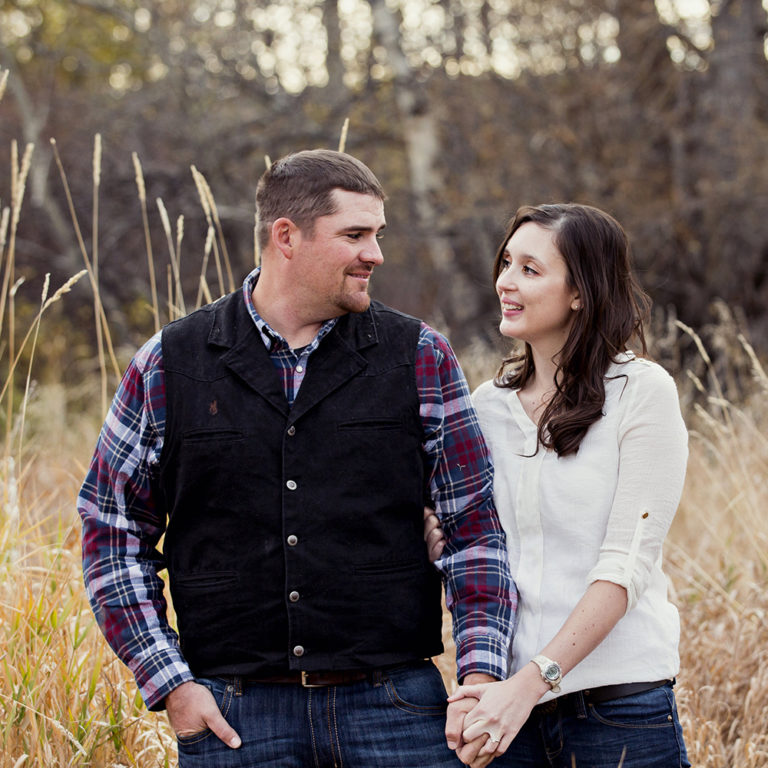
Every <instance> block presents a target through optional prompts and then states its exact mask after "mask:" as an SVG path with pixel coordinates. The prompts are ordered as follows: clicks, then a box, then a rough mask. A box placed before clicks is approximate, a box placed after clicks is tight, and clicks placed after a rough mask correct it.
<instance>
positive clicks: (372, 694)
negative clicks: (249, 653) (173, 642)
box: [178, 662, 461, 768]
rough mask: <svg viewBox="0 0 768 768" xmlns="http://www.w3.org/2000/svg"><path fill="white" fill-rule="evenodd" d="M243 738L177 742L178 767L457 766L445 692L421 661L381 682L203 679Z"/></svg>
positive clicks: (195, 738)
mask: <svg viewBox="0 0 768 768" xmlns="http://www.w3.org/2000/svg"><path fill="white" fill-rule="evenodd" d="M197 682H199V683H202V684H203V685H206V686H208V688H210V690H211V691H212V693H213V695H214V697H215V698H216V701H217V702H218V704H219V707H220V709H221V711H222V714H223V715H224V717H225V718H226V720H227V721H228V722H229V724H230V725H231V726H232V727H233V728H234V729H235V730H236V731H237V732H238V733H239V734H240V738H241V739H242V741H243V744H242V746H241V747H240V748H239V749H230V748H229V747H227V746H226V745H225V744H223V743H222V742H221V741H220V740H219V739H218V738H216V736H214V735H213V734H212V733H211V732H210V731H203V732H202V733H199V734H195V735H193V736H190V737H186V738H180V739H178V747H179V766H180V767H181V768H235V766H238V768H246V766H247V767H248V768H251V767H255V766H271V768H443V766H445V767H446V768H449V767H450V768H460V766H461V763H460V762H459V760H458V759H457V757H456V756H455V754H454V753H453V752H452V751H451V750H449V749H448V747H447V745H446V742H445V733H444V730H445V713H446V692H445V687H444V686H443V681H442V678H441V677H440V673H439V672H438V670H437V668H436V667H435V666H434V664H432V663H431V662H418V663H416V664H408V665H403V666H399V667H395V668H391V669H388V670H387V671H386V672H385V673H384V674H383V675H382V677H381V679H378V678H375V677H374V678H373V679H372V680H371V681H367V680H366V681H362V682H358V683H351V684H349V685H337V686H330V687H323V688H302V687H301V686H300V685H290V684H280V683H277V684H264V683H249V684H245V683H243V680H242V678H202V679H198V681H197Z"/></svg>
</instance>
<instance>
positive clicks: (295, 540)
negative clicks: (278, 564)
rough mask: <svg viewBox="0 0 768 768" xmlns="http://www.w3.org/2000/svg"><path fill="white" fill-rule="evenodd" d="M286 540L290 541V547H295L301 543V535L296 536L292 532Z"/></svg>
mask: <svg viewBox="0 0 768 768" xmlns="http://www.w3.org/2000/svg"><path fill="white" fill-rule="evenodd" d="M286 541H287V542H288V546H289V547H295V546H296V545H297V544H298V543H299V537H298V536H294V535H293V534H291V535H290V536H289V537H288V538H287V539H286Z"/></svg>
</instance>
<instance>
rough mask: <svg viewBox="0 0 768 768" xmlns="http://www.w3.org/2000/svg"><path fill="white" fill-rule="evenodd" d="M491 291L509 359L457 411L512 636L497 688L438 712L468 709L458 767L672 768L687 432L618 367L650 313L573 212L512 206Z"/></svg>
mask: <svg viewBox="0 0 768 768" xmlns="http://www.w3.org/2000/svg"><path fill="white" fill-rule="evenodd" d="M494 279H495V281H496V292H497V294H498V296H499V300H500V302H501V323H500V326H499V327H500V330H501V333H502V334H503V335H504V336H508V337H510V338H514V339H517V340H518V341H519V342H523V347H522V348H521V350H520V351H519V353H518V354H515V355H513V356H511V357H509V358H507V359H506V360H504V362H503V364H502V366H501V368H500V371H499V373H498V374H497V377H496V379H495V380H494V381H492V382H491V381H488V382H485V383H484V384H482V385H481V386H480V387H479V388H478V389H477V391H476V392H475V393H474V395H473V400H474V403H475V406H476V408H477V412H478V416H479V419H480V424H481V427H482V429H483V433H484V435H485V437H486V440H487V441H488V445H489V448H490V451H491V455H492V457H493V462H494V466H495V480H494V484H495V498H496V504H497V508H498V511H499V516H500V518H501V521H502V523H503V525H504V528H505V530H506V533H507V538H508V547H509V556H510V562H511V567H512V573H513V575H514V577H515V580H516V583H517V586H518V589H519V591H520V608H519V618H518V621H519V624H518V628H517V631H516V635H515V640H514V643H513V646H512V658H511V666H510V669H511V677H510V678H509V679H507V680H505V681H503V682H497V683H490V684H484V685H469V686H463V687H460V688H459V689H458V691H457V692H456V693H455V694H454V695H453V696H452V697H451V699H450V700H452V701H453V700H457V699H460V698H476V699H478V700H479V701H478V703H477V705H476V706H475V707H474V709H472V710H471V711H470V712H469V713H468V714H467V716H466V718H465V720H464V733H463V738H464V742H465V745H466V746H463V747H460V748H459V750H458V753H459V757H461V758H462V760H464V761H465V762H467V763H471V764H472V765H473V766H483V765H485V764H487V763H488V762H490V760H491V759H494V758H495V762H496V763H497V764H498V765H499V766H515V767H517V766H537V767H538V766H542V767H543V766H563V768H566V767H567V768H571V766H573V765H575V766H577V768H588V767H589V768H617V766H619V765H621V766H622V768H638V767H640V766H642V768H656V767H658V768H670V767H671V766H689V765H690V763H689V762H688V758H687V755H686V750H685V745H684V743H683V735H682V729H681V727H680V723H679V720H678V716H677V710H676V706H675V699H674V694H673V692H672V686H673V684H674V678H675V675H676V674H677V672H678V666H679V656H678V639H679V618H678V613H677V610H676V609H675V607H674V606H673V605H672V604H671V603H670V602H669V601H668V599H667V583H666V579H665V576H664V574H663V572H662V569H661V553H662V543H663V541H664V538H665V536H666V534H667V531H668V529H669V526H670V524H671V522H672V518H673V516H674V514H675V510H676V508H677V504H678V502H679V499H680V494H681V492H682V487H683V479H684V475H685V465H686V460H687V432H686V428H685V425H684V423H683V419H682V417H681V414H680V407H679V403H678V398H677V392H676V389H675V385H674V383H673V381H672V379H671V377H670V376H669V375H668V374H667V373H666V372H665V371H664V370H663V369H662V368H661V367H660V366H658V365H656V364H655V363H652V362H650V361H649V360H647V359H645V358H644V357H640V356H637V355H635V354H634V353H633V352H630V351H628V349H629V344H630V342H633V341H634V342H635V344H636V346H637V348H638V351H639V354H642V355H644V354H645V353H646V345H645V338H644V335H643V317H644V316H645V315H646V314H647V310H648V306H649V302H648V299H647V297H646V295H645V294H644V293H643V292H642V291H641V290H640V289H639V288H638V286H637V284H636V283H635V280H634V278H633V276H632V273H631V270H630V264H629V245H628V241H627V238H626V235H625V233H624V231H623V229H622V228H621V226H620V225H619V224H618V223H617V222H616V221H615V220H614V219H613V218H611V217H610V216H608V215H607V214H606V213H604V212H602V211H600V210H597V209H595V208H591V207H588V206H583V205H543V206H538V207H524V208H521V209H520V210H519V211H518V212H517V214H516V215H515V217H514V219H513V220H512V222H511V224H510V226H509V228H508V230H507V232H506V235H505V237H504V241H503V243H502V245H501V247H500V248H499V251H498V253H497V255H496V260H495V263H494ZM484 734H488V738H487V740H486V741H485V743H484V745H483V746H482V748H481V749H480V751H479V754H478V750H477V745H478V744H479V743H482V738H484V736H483V735H484ZM472 743H474V746H473V744H472Z"/></svg>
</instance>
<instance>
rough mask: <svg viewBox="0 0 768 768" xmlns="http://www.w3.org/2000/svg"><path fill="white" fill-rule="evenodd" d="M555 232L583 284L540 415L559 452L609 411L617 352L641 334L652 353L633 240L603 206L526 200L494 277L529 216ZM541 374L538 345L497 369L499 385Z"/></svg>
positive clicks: (576, 283) (547, 442) (638, 342)
mask: <svg viewBox="0 0 768 768" xmlns="http://www.w3.org/2000/svg"><path fill="white" fill-rule="evenodd" d="M529 221H530V222H533V223H535V224H538V225H539V226H540V227H544V228H545V229H548V230H550V231H551V232H552V233H553V237H554V243H555V246H556V247H557V249H558V251H559V252H560V254H561V255H562V256H563V259H564V260H565V263H566V266H567V267H568V282H569V285H571V286H573V287H575V288H576V290H577V291H578V292H579V301H580V304H581V308H580V309H579V311H577V312H575V316H574V321H573V324H572V326H571V329H570V332H569V334H568V338H567V339H566V342H565V344H564V345H563V348H562V349H561V350H560V352H559V355H558V359H557V371H556V374H555V387H556V388H555V394H554V396H553V397H552V399H551V400H550V402H549V404H548V405H547V407H546V408H545V409H544V412H543V413H542V416H541V419H540V420H539V430H538V438H539V444H540V445H543V446H544V447H545V448H551V449H554V451H555V452H556V453H557V455H558V456H568V455H569V454H573V453H576V452H577V451H578V449H579V445H580V444H581V441H582V439H583V438H584V435H585V434H586V433H587V430H588V429H589V427H590V426H591V425H592V424H594V423H595V422H596V421H597V420H598V419H599V418H600V417H601V416H602V413H603V405H604V404H605V375H606V372H607V370H608V366H609V365H610V364H611V363H612V362H613V361H614V360H615V359H616V356H617V355H619V354H621V353H622V352H624V351H626V350H627V349H628V348H629V347H630V343H631V342H633V341H634V343H635V347H636V351H637V352H638V353H639V354H641V355H643V356H645V355H647V348H646V342H645V334H644V331H643V324H644V322H647V320H648V315H649V311H650V299H649V298H648V296H647V294H646V293H645V292H644V291H643V290H642V289H641V288H640V286H639V285H638V284H637V282H636V280H635V278H634V276H633V275H632V269H631V266H630V253H629V240H628V238H627V235H626V233H625V232H624V229H623V228H622V227H621V225H620V224H619V223H618V222H617V221H616V220H615V219H614V218H613V217H612V216H609V215H608V214H607V213H605V212H604V211H601V210H599V209H598V208H593V207H591V206H587V205H576V204H561V205H540V206H524V207H522V208H520V209H519V210H518V211H517V213H516V214H515V216H514V217H513V219H512V221H511V222H510V223H509V226H508V227H507V231H506V233H505V235H504V240H503V241H502V243H501V246H500V247H499V249H498V251H497V253H496V259H495V261H494V264H493V280H494V283H495V282H496V280H497V279H498V277H499V274H500V272H501V270H502V266H503V261H504V259H505V258H506V257H505V253H504V249H505V248H506V247H507V243H508V242H509V239H510V238H511V237H512V235H513V234H514V233H515V232H516V231H517V230H518V229H519V228H520V227H521V226H522V225H523V224H525V223H526V222H529ZM533 374H534V362H533V354H532V351H531V347H530V346H529V345H528V344H527V343H526V344H525V347H524V349H522V350H520V351H518V352H516V353H513V354H512V355H510V356H509V357H507V358H505V359H504V360H503V362H502V364H501V366H500V367H499V370H498V371H497V373H496V378H495V381H494V383H495V384H496V386H498V387H509V388H512V389H520V388H522V387H524V386H525V384H526V383H527V382H528V381H529V380H530V379H531V377H532V376H533Z"/></svg>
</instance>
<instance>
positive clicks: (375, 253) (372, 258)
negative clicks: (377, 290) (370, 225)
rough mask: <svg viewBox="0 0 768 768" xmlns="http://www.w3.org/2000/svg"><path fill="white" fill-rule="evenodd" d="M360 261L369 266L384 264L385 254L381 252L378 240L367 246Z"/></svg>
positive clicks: (368, 243)
mask: <svg viewBox="0 0 768 768" xmlns="http://www.w3.org/2000/svg"><path fill="white" fill-rule="evenodd" d="M360 259H361V260H362V261H365V262H367V263H368V264H374V265H378V264H382V263H383V262H384V254H383V253H382V252H381V248H380V247H379V241H378V240H372V241H369V242H367V243H366V244H365V248H363V251H362V253H361V254H360Z"/></svg>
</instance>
